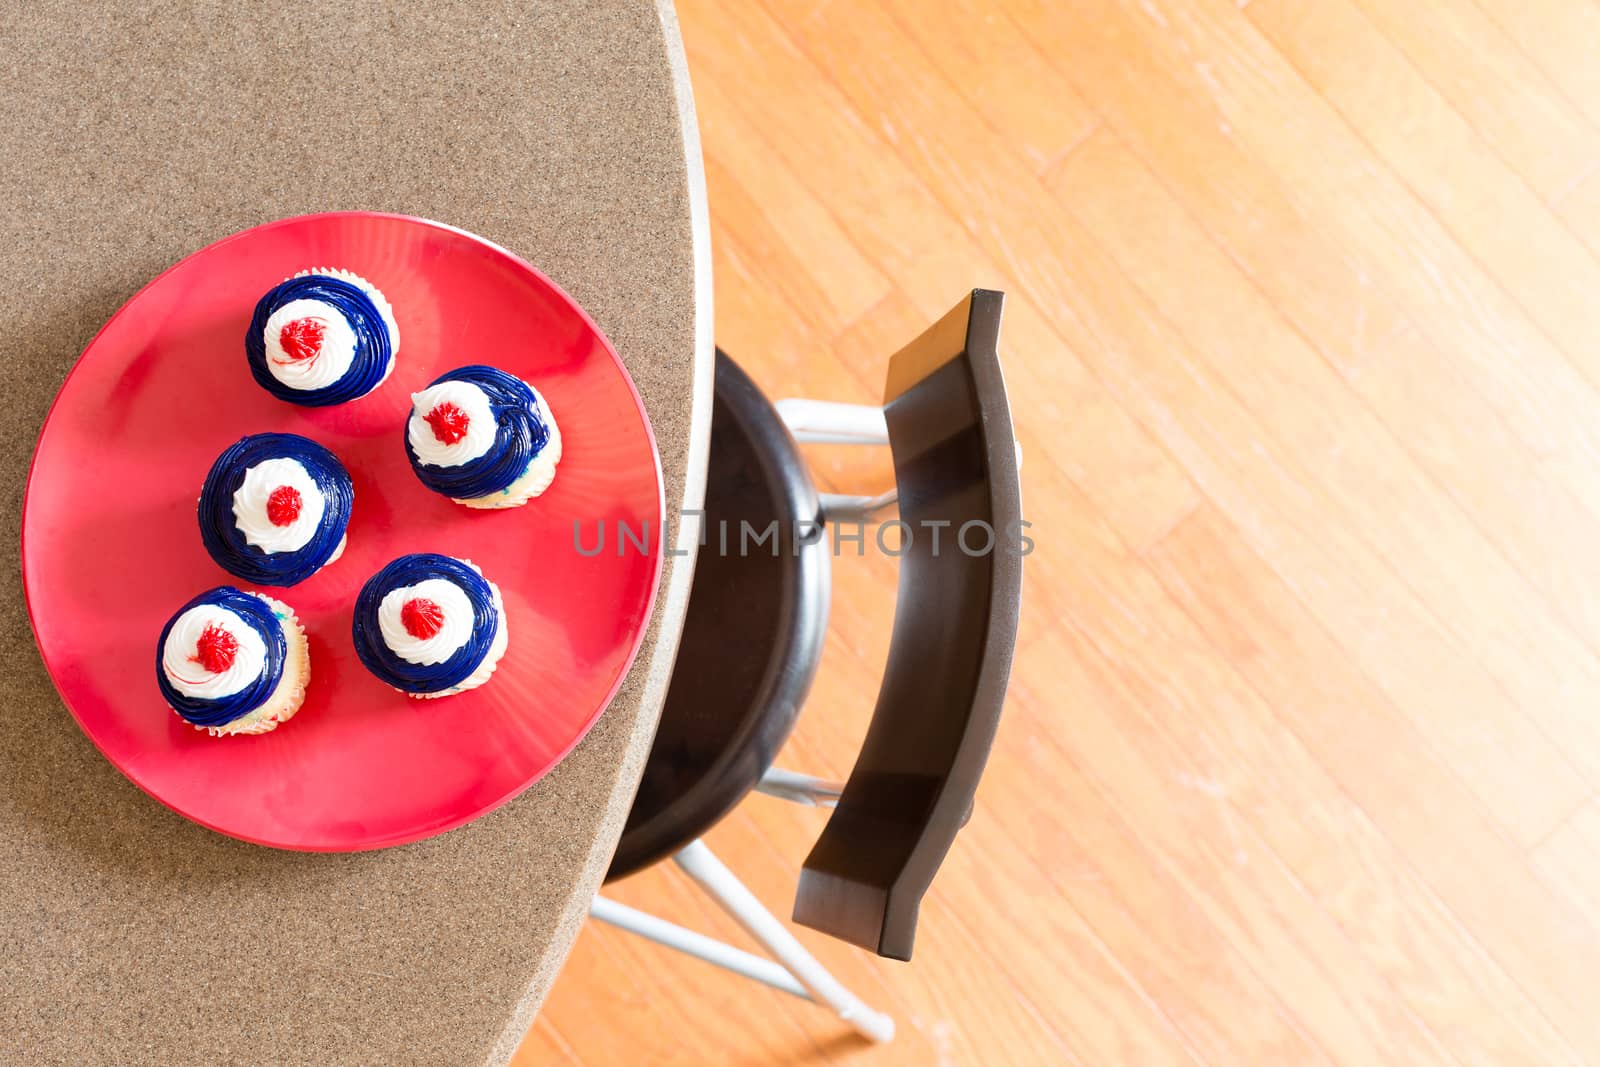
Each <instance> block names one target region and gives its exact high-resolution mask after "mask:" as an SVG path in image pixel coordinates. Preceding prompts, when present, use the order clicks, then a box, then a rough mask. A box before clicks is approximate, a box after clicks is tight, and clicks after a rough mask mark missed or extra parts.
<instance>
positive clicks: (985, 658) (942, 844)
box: [590, 290, 1022, 1042]
mask: <svg viewBox="0 0 1600 1067" xmlns="http://www.w3.org/2000/svg"><path fill="white" fill-rule="evenodd" d="M1002 301H1003V296H1002V294H999V293H995V292H989V291H986V290H976V291H974V292H973V293H972V295H971V297H970V298H969V299H968V300H965V301H963V302H962V303H961V304H959V305H958V306H957V307H956V308H955V309H953V310H952V312H951V313H950V314H949V315H947V316H946V317H945V318H944V319H942V320H941V321H940V322H939V323H938V324H936V325H935V326H934V327H933V328H931V329H930V330H929V331H927V332H926V333H925V334H924V335H923V336H922V337H920V338H918V339H917V340H916V341H914V342H912V344H910V345H908V346H907V347H906V348H905V349H904V350H902V351H901V352H900V353H899V354H897V355H896V357H895V359H894V360H893V361H892V363H891V365H890V372H889V379H888V388H887V391H886V396H885V406H884V407H876V406H872V405H863V404H843V403H835V402H830V401H819V400H805V399H785V400H780V401H778V402H777V404H776V405H775V407H776V409H777V411H778V414H779V417H780V418H781V419H782V421H783V422H784V424H785V426H787V428H788V429H789V431H790V433H791V434H792V435H793V437H794V438H795V440H797V441H801V442H822V443H830V444H848V445H885V444H888V443H889V437H890V434H889V418H893V417H896V413H895V412H894V410H893V408H894V405H895V403H896V401H897V399H899V398H900V397H901V396H902V395H904V394H906V393H907V392H909V391H910V390H913V389H914V388H915V387H916V384H917V383H919V382H921V381H922V380H924V379H925V378H927V377H928V376H929V375H931V374H932V373H935V372H937V371H938V370H939V369H940V368H941V367H943V366H944V365H945V364H948V363H950V362H952V361H954V360H956V359H958V358H960V357H963V356H965V355H967V354H968V353H969V351H971V350H973V349H974V347H975V346H976V349H977V350H978V351H979V354H980V356H981V358H977V359H971V360H969V361H968V363H969V369H970V371H971V374H972V377H973V379H974V382H975V386H976V387H979V388H983V389H985V390H987V391H989V394H990V395H997V396H998V397H999V398H1000V400H1001V402H1002V404H1003V402H1004V396H1005V385H1004V381H1003V379H1002V378H1001V376H1000V367H999V363H998V359H997V358H996V353H995V348H996V345H997V342H998V335H999V320H1000V311H1001V305H1002ZM958 331H959V332H958ZM886 408H887V409H890V415H889V417H888V418H886V414H885V410H886ZM1001 414H1004V412H1003V411H1002V412H1001ZM899 417H901V418H906V416H905V415H904V414H903V413H900V414H899ZM999 421H1000V422H1002V423H1004V425H1001V426H991V425H988V424H987V421H986V422H985V425H984V426H983V427H982V430H983V433H984V441H985V445H986V455H985V457H984V462H985V464H986V471H987V475H988V477H989V479H991V480H992V481H993V482H995V483H997V484H996V487H995V488H993V489H992V490H991V494H990V499H989V501H988V502H987V503H988V505H989V510H990V517H991V521H992V522H993V524H994V525H995V527H996V528H998V527H1000V525H1001V524H1002V523H1005V524H1008V525H1009V524H1010V523H1012V522H1016V523H1021V519H1022V516H1021V511H1020V507H1019V506H1017V503H1016V502H1017V501H1018V500H1019V499H1020V490H1019V486H1018V481H1017V479H1018V470H1019V468H1020V465H1021V455H1020V451H1019V450H1018V448H1017V445H1016V442H1015V440H1014V438H1013V436H1012V433H1011V429H1010V424H1009V418H1008V417H1007V418H1004V419H1001V420H999ZM899 460H900V457H898V456H897V465H898V462H899ZM897 480H898V479H897ZM819 499H820V503H821V511H822V517H823V519H824V521H828V520H835V521H836V520H838V519H841V518H844V519H863V518H866V517H869V516H871V515H873V514H875V513H877V512H878V511H881V510H883V509H884V508H886V507H888V506H890V505H893V504H895V503H896V502H897V498H896V494H895V492H894V491H890V492H889V493H886V494H880V495H877V496H852V495H844V494H819ZM916 506H919V502H913V507H916ZM1019 528H1020V527H1019ZM996 555H1000V553H998V552H996ZM989 581H990V587H989V590H988V595H989V598H990V601H989V617H988V619H987V620H986V623H985V626H984V634H983V639H982V640H983V648H982V652H981V654H980V659H979V662H980V664H981V668H980V670H979V671H978V672H977V674H976V676H975V678H974V680H973V690H974V698H973V699H974V708H973V713H972V716H971V717H970V719H969V721H968V722H967V723H965V724H963V728H962V730H961V732H960V736H959V743H958V744H956V745H954V746H953V749H952V751H951V752H949V753H948V757H949V758H948V761H947V762H948V767H947V768H946V773H947V774H948V779H947V781H946V786H947V788H943V789H941V790H940V795H939V796H938V797H937V798H936V799H935V801H934V806H933V809H932V811H931V815H930V818H929V820H928V827H927V829H926V831H925V832H924V833H923V834H921V835H919V837H918V839H917V841H915V842H914V843H913V844H912V845H911V846H910V847H909V848H908V849H907V854H906V856H905V857H904V858H903V862H902V863H901V864H900V865H899V867H898V873H897V875H896V877H895V879H894V881H893V885H892V886H890V887H888V888H887V890H886V891H884V892H882V893H880V894H878V895H879V897H880V898H881V899H879V900H876V901H870V902H868V903H863V898H871V896H872V893H871V891H870V889H871V887H857V888H858V889H866V890H867V892H866V893H858V894H856V897H857V899H849V897H850V893H849V892H848V891H847V893H846V898H845V900H844V904H845V906H844V907H843V908H842V909H841V908H840V902H841V901H840V894H839V891H838V886H837V885H824V884H822V883H826V882H828V881H833V882H837V881H838V879H836V878H833V877H832V876H831V875H830V874H829V872H828V871H827V870H825V869H824V868H823V867H820V866H819V865H818V856H819V850H822V852H823V853H825V852H826V849H825V848H824V844H823V842H824V840H826V839H827V837H828V835H829V832H830V830H835V828H834V827H833V825H832V822H833V821H830V827H829V828H826V829H825V830H824V832H823V839H822V840H819V842H818V848H817V849H813V852H812V855H811V856H810V857H808V859H807V860H806V864H805V866H804V867H803V869H802V872H801V885H800V888H799V892H798V894H797V898H796V902H795V914H794V918H795V920H796V921H797V922H800V923H802V924H805V925H812V926H816V927H818V928H820V929H824V930H826V931H827V932H829V933H832V934H834V935H835V936H840V937H843V938H844V939H845V940H849V941H852V942H854V943H856V944H860V945H864V946H865V947H868V948H873V949H875V950H876V951H878V952H879V954H881V955H885V956H890V957H893V958H898V959H909V958H910V954H911V942H912V935H913V933H914V930H915V924H916V917H917V907H918V904H919V902H920V900H921V897H922V895H923V893H924V892H926V890H927V888H928V884H929V883H930V882H931V880H932V877H933V874H934V873H935V871H936V870H937V868H938V866H939V864H940V863H941V861H942V860H943V858H944V855H945V853H946V851H947V850H948V849H949V847H950V844H951V842H952V841H953V839H954V837H955V834H956V832H957V831H958V830H959V829H960V827H961V826H962V825H964V824H965V822H966V820H967V818H968V817H969V816H970V814H971V800H972V794H973V791H974V790H975V788H976V785H977V781H978V777H979V776H980V775H981V773H982V769H983V764H984V761H985V759H986V757H987V754H988V749H989V745H990V743H991V742H992V740H993V735H994V729H995V726H996V725H997V722H998V717H999V711H1000V706H1001V703H1002V702H1003V700H1004V694H1005V688H1006V680H1007V677H1008V675H1009V671H1010V662H1011V653H1012V646H1013V644H1014V642H1015V623H1016V616H1017V611H1018V603H1019V600H1020V594H1021V560H1020V559H1018V558H1013V559H1010V560H1007V561H1005V562H1000V561H996V563H995V565H994V566H993V568H992V573H991V574H990V575H989ZM908 584H909V583H908V582H907V581H906V578H905V576H904V575H902V578H901V581H900V599H899V602H898V604H897V607H896V620H897V622H896V638H897V641H896V645H897V646H901V647H902V655H903V654H904V651H903V650H904V646H906V645H907V643H908V642H907V641H906V640H905V638H906V637H907V636H908V634H907V633H906V632H903V631H902V626H901V620H902V617H903V615H904V614H905V613H907V612H908V611H916V610H920V609H921V606H920V605H919V604H918V602H917V597H916V596H915V595H911V596H908V594H907V586H908ZM1008 621H1009V627H1008V625H1007V623H1008ZM910 636H914V634H912V635H910ZM894 657H895V653H894V651H893V648H891V656H890V658H891V664H890V667H891V672H892V671H893V669H894ZM887 677H888V676H887V675H886V679H887ZM880 709H881V701H880ZM879 718H880V717H879V716H878V715H875V716H874V726H873V727H872V728H870V729H869V734H868V742H867V745H865V746H864V747H863V752H862V756H861V757H860V758H858V761H857V767H856V770H855V771H853V772H852V779H855V778H857V777H858V776H863V775H866V776H870V775H871V774H872V773H874V768H873V767H872V766H871V764H872V762H873V761H872V759H871V753H870V752H869V749H870V747H871V745H872V744H873V737H872V735H873V732H874V731H879V732H881V731H882V730H883V728H884V727H883V725H882V724H880V722H879ZM879 744H882V740H881V738H880V741H879ZM857 788H858V789H859V788H861V787H860V786H859V785H858V786H857ZM850 789H851V786H850V784H849V783H840V782H833V781H827V780H823V779H819V778H815V777H812V776H810V775H805V774H799V773H796V772H793V771H788V770H785V769H783V768H779V767H769V768H767V770H766V771H765V773H764V774H763V776H762V778H761V780H760V781H759V783H758V784H757V785H756V787H755V790H756V791H757V792H761V793H766V794H768V795H769V796H774V797H778V798H780V799H783V800H788V801H790V802H793V803H798V804H804V805H808V806H817V807H829V808H832V807H836V806H838V804H839V803H840V800H841V797H842V796H843V797H844V798H845V799H846V801H847V802H848V799H849V790H850ZM835 832H836V833H839V834H840V835H841V836H842V831H837V830H835ZM672 859H673V862H675V863H676V864H677V865H678V866H679V868H680V869H681V870H683V871H684V872H685V873H686V874H688V875H689V877H690V878H691V879H692V880H693V881H694V882H695V883H696V884H697V885H698V886H700V887H701V889H703V890H704V891H705V892H706V893H707V895H708V896H710V897H711V899H712V900H713V901H715V902H716V903H717V904H718V906H720V907H721V908H722V909H723V910H724V911H726V912H727V913H728V914H729V915H730V916H732V917H733V919H734V920H735V921H737V922H738V923H739V925H740V926H741V927H742V928H743V929H744V930H745V931H746V932H747V933H748V934H749V935H750V936H751V937H752V938H754V939H755V940H756V941H757V942H758V943H759V944H760V945H761V946H762V947H763V948H764V949H765V950H766V952H767V953H768V954H769V956H770V957H771V958H764V957H762V956H758V955H756V954H754V953H750V952H746V951H744V950H742V949H738V948H735V947H733V946H731V945H727V944H725V943H723V942H721V941H718V940H717V939H715V938H711V937H707V936H705V935H703V934H699V933H696V932H694V931H692V930H688V929H686V928H684V927H682V926H678V925H676V924H674V923H670V922H667V921H665V920H663V919H660V918H657V917H655V916H653V915H650V914H648V913H646V912H642V911H639V910H637V909H634V908H630V907H627V906H626V905H623V904H620V903H618V902H616V901H614V900H611V899H609V898H607V897H604V896H596V897H595V900H594V902H593V904H592V906H591V908H590V915H591V916H593V917H594V918H596V919H598V920H600V921H602V922H605V923H608V924H611V925H614V926H617V927H619V928H621V929H624V930H628V931H629V932H631V933H634V934H637V935H639V936H641V937H645V938H647V939H649V940H652V941H656V942H657V943H659V944H662V945H665V946H667V947H670V948H674V949H677V950H679V951H681V952H684V953H687V954H688V955H691V956H694V957H696V958H698V959H701V960H704V961H706V962H707V963H711V964H713V965H715V966H718V967H722V968H724V969H725V970H728V971H731V972H733V973H735V974H739V975H742V976H744V977H746V978H750V979H753V980H755V981H758V982H761V983H763V984H766V985H768V986H771V987H772V988H774V989H779V990H782V991H784V992H786V993H789V994H791V995H794V996H798V997H802V998H804V999H807V1000H811V1001H814V1002H816V1003H818V1004H822V1005H825V1006H827V1007H829V1008H831V1009H832V1010H833V1011H834V1012H835V1013H836V1014H837V1015H838V1017H839V1018H840V1019H841V1020H843V1021H844V1022H846V1023H848V1024H849V1025H850V1026H851V1027H853V1028H854V1029H855V1030H856V1031H857V1032H859V1033H860V1034H862V1035H863V1036H865V1037H866V1038H868V1039H870V1040H872V1041H877V1042H884V1041H889V1040H890V1039H892V1037H893V1036H894V1028H895V1025H894V1020H893V1019H892V1018H891V1017H890V1016H888V1015H887V1014H885V1013H883V1012H881V1011H877V1010H875V1009H873V1008H871V1007H869V1006H867V1005H866V1004H865V1003H864V1002H863V1001H862V1000H861V999H860V998H859V997H857V996H856V995H855V994H854V993H852V992H850V990H848V989H847V988H845V987H844V985H843V984H841V983H840V982H839V981H838V980H837V979H836V978H835V977H834V976H833V975H832V974H830V973H829V972H828V971H827V969H826V968H824V967H823V966H822V965H821V963H819V962H818V961H817V960H816V958H815V957H814V956H812V955H811V954H810V953H809V952H808V951H806V949H805V948H804V946H802V945H801V944H800V942H799V941H798V940H796V938H795V937H794V935H793V934H792V933H791V932H790V931H789V929H788V928H787V927H786V926H785V924H784V923H783V922H782V921H781V920H779V919H778V918H777V917H776V916H775V915H773V914H772V912H771V911H769V910H768V909H767V908H766V907H765V906H764V905H762V903H761V902H760V901H759V900H758V899H757V898H756V896H755V895H754V894H753V893H751V892H750V890H749V889H748V888H746V887H745V886H744V884H743V883H742V882H740V881H739V879H738V878H737V877H735V876H734V874H733V872H732V871H730V870H729V869H728V868H727V866H726V865H724V864H723V863H722V862H721V861H720V860H718V859H717V857H716V856H715V855H714V854H713V853H712V852H711V850H710V849H709V848H708V847H707V846H706V845H705V843H704V841H702V840H699V839H696V840H694V841H692V842H690V843H689V844H688V845H686V846H685V847H683V848H682V849H681V850H679V851H678V852H676V853H675V854H674V855H673V857H672ZM808 881H809V882H810V885H809V888H808Z"/></svg>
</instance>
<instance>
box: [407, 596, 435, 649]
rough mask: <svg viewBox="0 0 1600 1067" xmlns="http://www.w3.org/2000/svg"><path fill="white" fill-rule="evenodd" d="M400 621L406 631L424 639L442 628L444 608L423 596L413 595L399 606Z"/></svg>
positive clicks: (418, 638)
mask: <svg viewBox="0 0 1600 1067" xmlns="http://www.w3.org/2000/svg"><path fill="white" fill-rule="evenodd" d="M400 622H401V623H402V624H403V625H404V626H405V628H406V633H408V634H410V635H411V636H412V637H415V638H416V639H417V640H418V641H426V640H427V639H428V638H430V637H432V636H433V635H434V634H436V633H438V632H439V631H440V630H442V629H444V609H443V608H441V607H440V606H439V605H437V604H435V603H434V602H433V601H431V600H428V599H427V598H425V597H420V596H419V597H415V598H413V599H411V600H408V601H406V602H405V603H404V604H402V605H401V606H400Z"/></svg>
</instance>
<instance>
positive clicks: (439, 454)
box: [406, 366, 561, 508]
mask: <svg viewBox="0 0 1600 1067" xmlns="http://www.w3.org/2000/svg"><path fill="white" fill-rule="evenodd" d="M406 455H407V456H409V457H410V459H411V469H412V470H414V471H416V472H417V477H418V478H420V479H422V484H423V485H425V486H427V487H428V488H429V489H432V490H433V491H434V492H436V493H441V494H443V495H444V496H447V497H449V498H450V499H451V500H454V501H455V502H456V503H457V504H465V505H466V506H467V507H469V508H514V507H519V506H521V505H523V504H526V503H527V502H528V501H529V500H532V499H533V498H534V497H536V496H538V495H539V494H540V493H542V492H544V491H545V490H546V489H548V488H550V482H551V480H552V479H553V478H554V477H555V476H556V464H557V463H558V462H560V460H561V431H560V430H559V429H557V428H556V420H555V419H554V418H553V417H552V416H551V414H550V407H549V405H548V404H546V403H545V402H544V398H543V397H541V396H540V395H539V393H538V391H537V390H535V389H534V388H533V386H531V385H529V384H528V383H527V382H524V381H523V380H522V379H520V378H514V377H512V376H511V375H509V374H507V373H506V372H505V371H503V370H496V369H495V368H493V367H484V366H471V367H459V368H457V369H456V370H453V371H451V372H450V373H448V374H446V375H443V376H442V377H440V378H438V379H436V380H435V381H434V383H433V384H432V385H430V386H428V388H426V389H424V390H423V391H422V392H420V393H413V394H412V396H411V417H410V418H409V419H407V420H406Z"/></svg>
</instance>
